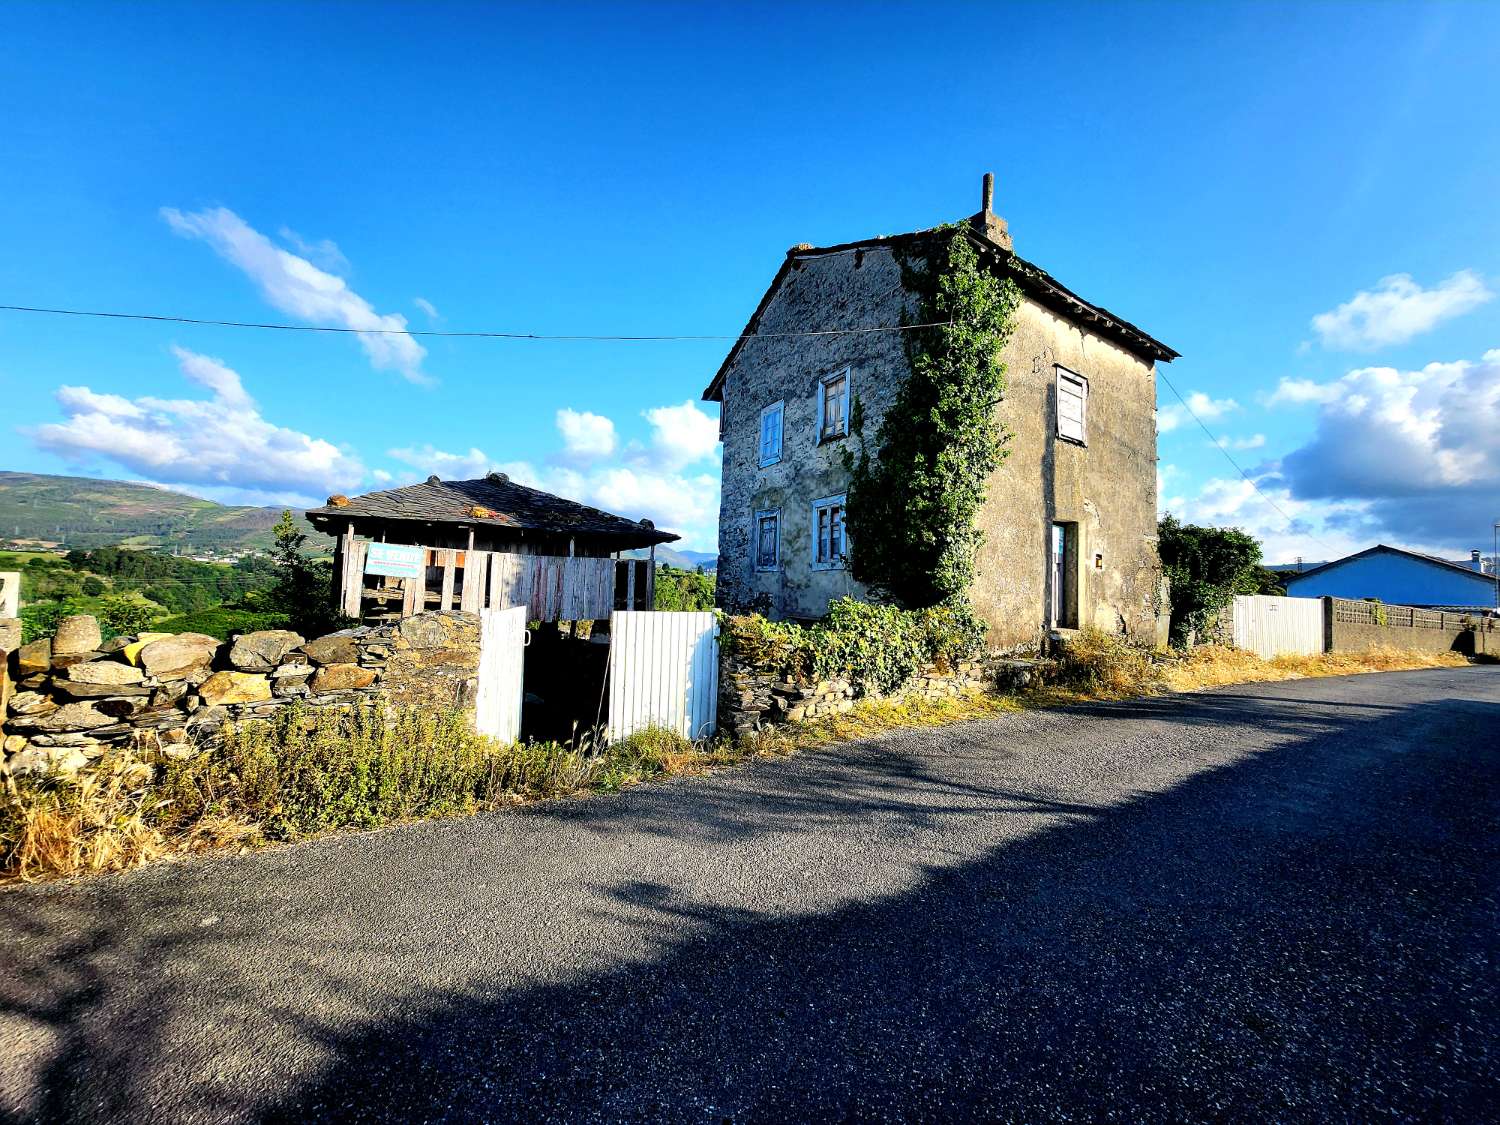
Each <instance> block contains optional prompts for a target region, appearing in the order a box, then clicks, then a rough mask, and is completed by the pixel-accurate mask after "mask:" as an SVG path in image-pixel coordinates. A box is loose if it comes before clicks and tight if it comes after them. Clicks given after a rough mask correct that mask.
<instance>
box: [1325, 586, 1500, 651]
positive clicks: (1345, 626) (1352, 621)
mask: <svg viewBox="0 0 1500 1125" xmlns="http://www.w3.org/2000/svg"><path fill="white" fill-rule="evenodd" d="M1323 607H1324V611H1323V635H1324V643H1325V645H1326V648H1327V651H1329V652H1363V651H1365V650H1366V649H1371V648H1395V649H1404V650H1407V651H1411V652H1461V653H1463V654H1464V655H1465V656H1475V655H1490V656H1500V621H1496V619H1494V618H1485V617H1477V616H1473V615H1470V614H1466V613H1457V612H1453V611H1451V610H1444V611H1440V610H1434V609H1414V608H1412V607H1411V606H1402V605H1376V604H1375V603H1373V602H1366V601H1351V600H1348V599H1344V598H1324V599H1323Z"/></svg>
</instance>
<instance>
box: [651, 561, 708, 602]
mask: <svg viewBox="0 0 1500 1125" xmlns="http://www.w3.org/2000/svg"><path fill="white" fill-rule="evenodd" d="M655 603H656V604H655V605H654V607H653V608H655V609H661V610H704V609H713V607H714V578H713V575H711V574H706V573H704V571H703V568H702V567H699V568H698V569H697V570H680V569H678V568H677V567H675V566H667V565H665V564H663V565H661V566H659V567H657V568H656V596H655Z"/></svg>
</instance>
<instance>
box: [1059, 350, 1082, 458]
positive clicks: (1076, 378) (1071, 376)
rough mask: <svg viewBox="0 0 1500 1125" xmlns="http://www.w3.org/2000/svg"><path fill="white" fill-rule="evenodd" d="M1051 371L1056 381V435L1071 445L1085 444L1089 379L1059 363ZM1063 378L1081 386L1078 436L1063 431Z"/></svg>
mask: <svg viewBox="0 0 1500 1125" xmlns="http://www.w3.org/2000/svg"><path fill="white" fill-rule="evenodd" d="M1053 371H1054V373H1055V379H1056V382H1055V388H1056V389H1055V392H1054V394H1055V398H1056V407H1057V424H1056V427H1055V428H1056V430H1057V436H1058V437H1059V438H1060V439H1061V440H1063V441H1066V442H1071V443H1072V444H1073V445H1083V446H1087V445H1088V443H1089V381H1088V378H1087V377H1086V376H1083V375H1080V374H1078V372H1076V371H1074V370H1073V369H1072V368H1068V367H1064V366H1063V365H1062V364H1060V363H1058V364H1054V365H1053ZM1065 380H1066V381H1068V382H1071V383H1076V384H1077V385H1078V386H1079V387H1081V388H1082V393H1081V394H1080V395H1079V396H1078V429H1079V436H1078V437H1074V436H1073V435H1072V434H1065V433H1063V414H1062V388H1063V382H1064V381H1065Z"/></svg>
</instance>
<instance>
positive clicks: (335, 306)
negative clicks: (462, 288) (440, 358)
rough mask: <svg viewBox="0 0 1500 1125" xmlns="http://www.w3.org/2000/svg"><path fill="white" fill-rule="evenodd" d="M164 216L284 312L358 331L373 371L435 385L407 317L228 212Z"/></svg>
mask: <svg viewBox="0 0 1500 1125" xmlns="http://www.w3.org/2000/svg"><path fill="white" fill-rule="evenodd" d="M161 214H162V218H164V219H165V220H166V221H167V223H168V224H169V225H170V226H171V228H172V229H173V230H174V231H176V232H177V233H178V234H180V235H182V236H183V237H184V238H195V239H198V240H200V241H203V242H206V243H208V245H209V246H211V247H212V248H213V249H214V251H215V252H216V253H217V254H218V255H219V256H220V257H222V258H223V259H224V260H225V261H227V262H229V263H231V264H232V265H234V266H236V267H238V268H239V269H240V270H242V271H243V272H244V273H245V275H246V276H247V277H249V278H250V279H251V280H252V281H254V282H255V284H256V285H257V286H259V288H260V291H261V295H262V296H263V297H265V299H266V300H267V301H269V302H270V303H271V304H272V305H273V306H275V307H276V308H278V309H280V310H281V311H282V312H284V313H287V314H289V315H291V316H294V317H297V318H298V319H300V320H304V321H306V322H307V323H309V324H315V325H328V326H333V327H341V328H351V329H354V330H356V331H357V332H358V333H359V342H360V344H361V346H362V347H363V348H364V350H365V354H366V355H367V356H368V357H369V359H370V362H371V364H372V365H373V366H375V367H376V368H378V369H380V370H383V371H396V372H399V373H400V374H401V375H402V376H404V377H405V378H407V379H410V380H411V381H412V382H414V383H430V382H431V380H430V379H429V378H428V377H427V376H426V375H425V374H424V373H423V372H422V360H423V359H424V358H426V356H427V351H426V349H425V348H423V347H422V345H421V344H419V343H417V341H416V340H415V339H414V338H412V337H411V336H409V335H407V334H406V332H405V330H406V318H405V317H404V316H401V315H400V314H399V313H387V314H384V315H382V314H380V313H377V312H376V311H375V309H374V307H373V306H372V305H371V304H370V302H369V301H367V300H365V299H364V298H363V297H361V296H360V295H359V294H358V293H356V292H355V291H354V290H353V289H350V288H349V286H348V284H347V283H346V282H345V281H344V280H343V279H342V278H340V277H336V276H335V275H333V274H331V273H328V272H326V271H325V270H322V269H319V268H318V267H317V266H315V265H313V263H312V262H310V261H308V260H307V259H306V258H302V257H298V256H297V255H296V254H293V253H292V252H291V251H289V250H283V249H281V248H280V247H278V246H276V245H275V244H274V243H272V242H271V240H270V239H269V238H267V237H266V236H265V235H263V234H261V233H260V232H259V231H257V230H255V229H254V228H252V227H251V226H250V225H249V224H248V223H246V222H245V221H244V220H243V219H241V218H240V217H239V216H238V215H236V214H235V213H234V212H233V211H230V210H229V209H227V208H224V207H215V208H210V209H208V210H204V211H194V212H190V213H186V214H184V213H183V212H181V211H178V210H177V209H176V208H175V207H163V208H162V211H161Z"/></svg>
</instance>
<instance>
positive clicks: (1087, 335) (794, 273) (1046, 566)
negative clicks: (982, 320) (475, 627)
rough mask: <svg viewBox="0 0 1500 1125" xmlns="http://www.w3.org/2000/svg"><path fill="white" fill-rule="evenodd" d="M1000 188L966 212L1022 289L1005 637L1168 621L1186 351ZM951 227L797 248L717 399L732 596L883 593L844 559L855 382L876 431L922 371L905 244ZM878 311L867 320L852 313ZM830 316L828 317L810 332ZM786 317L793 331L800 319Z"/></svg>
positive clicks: (985, 569) (998, 547)
mask: <svg viewBox="0 0 1500 1125" xmlns="http://www.w3.org/2000/svg"><path fill="white" fill-rule="evenodd" d="M991 183H992V181H991V179H990V177H988V176H987V177H986V178H985V197H984V205H983V207H982V208H981V210H980V212H979V213H978V214H977V215H975V216H973V217H972V218H971V219H969V220H968V221H967V226H966V228H965V229H966V230H967V233H968V235H969V237H970V238H971V239H972V240H973V243H974V245H975V246H976V248H977V249H978V250H979V252H980V255H981V259H982V260H983V261H984V262H986V263H987V264H988V265H989V267H990V268H992V269H994V270H996V271H997V272H998V273H1000V274H1001V275H1002V276H1005V277H1009V278H1011V279H1013V280H1014V281H1015V282H1016V284H1017V285H1018V287H1019V288H1020V290H1021V293H1022V296H1023V299H1022V301H1021V303H1020V306H1019V308H1018V309H1017V312H1016V316H1015V325H1014V332H1013V334H1012V336H1011V338H1010V340H1009V342H1008V343H1007V344H1006V346H1005V348H1004V351H1003V354H1002V357H1001V358H1002V359H1003V361H1004V363H1005V366H1006V391H1005V395H1004V398H1003V401H1001V402H1000V403H998V404H997V406H996V410H995V420H996V424H997V425H1003V426H1005V427H1006V429H1007V430H1008V432H1009V434H1010V439H1009V442H1008V447H1007V448H1008V450H1009V452H1008V454H1007V456H1006V458H1005V460H1004V461H1003V463H1002V464H1001V466H1000V468H999V469H998V470H997V471H996V472H995V473H994V474H993V475H992V476H991V478H990V480H989V482H988V487H987V499H986V502H985V504H984V507H983V509H982V510H981V512H980V515H979V517H978V522H979V525H980V528H981V530H982V531H983V533H984V541H983V544H982V546H981V548H980V551H979V557H978V565H977V574H976V579H975V582H974V584H973V587H972V588H971V590H970V596H971V598H972V600H973V603H974V605H975V607H976V608H977V610H978V611H979V613H980V614H981V615H982V616H983V618H984V619H985V621H986V622H987V623H988V625H989V641H990V644H991V646H992V647H994V648H1002V649H1013V648H1019V647H1024V646H1029V645H1035V644H1038V643H1039V642H1040V641H1041V640H1042V639H1043V638H1044V637H1045V636H1046V634H1047V633H1048V632H1049V631H1059V630H1061V631H1066V630H1068V629H1074V628H1079V627H1082V626H1085V625H1093V626H1096V627H1099V628H1103V629H1105V630H1108V631H1110V632H1123V633H1128V634H1131V635H1133V636H1136V637H1139V638H1141V639H1143V640H1147V641H1150V640H1153V639H1154V638H1155V637H1156V635H1157V609H1158V605H1159V603H1160V597H1159V594H1160V582H1161V574H1160V563H1159V560H1158V557H1157V552H1156V367H1155V365H1156V363H1157V362H1167V361H1170V360H1172V359H1174V358H1176V356H1177V353H1176V352H1175V351H1173V350H1172V349H1170V348H1168V347H1167V346H1166V345H1164V344H1162V343H1160V342H1159V341H1157V340H1155V339H1153V338H1152V337H1150V336H1148V335H1147V334H1146V333H1144V332H1143V331H1141V330H1140V329H1139V328H1136V327H1135V326H1134V325H1132V324H1129V323H1128V322H1126V321H1124V320H1122V319H1120V318H1119V317H1117V316H1115V315H1114V314H1112V313H1110V312H1108V311H1107V310H1105V309H1103V308H1100V307H1099V306H1096V305H1093V304H1090V303H1089V302H1087V301H1085V300H1084V299H1083V298H1081V297H1079V296H1077V295H1076V294H1074V293H1072V292H1071V291H1070V290H1068V289H1067V288H1066V287H1064V286H1063V285H1062V284H1061V283H1059V282H1057V281H1056V280H1055V279H1053V278H1052V277H1050V276H1049V275H1048V274H1046V273H1045V272H1044V271H1043V270H1041V269H1040V268H1039V267H1037V266H1035V265H1033V264H1031V263H1030V262H1027V261H1025V260H1023V259H1021V258H1020V257H1018V256H1017V255H1016V254H1015V253H1014V251H1013V248H1012V242H1011V238H1010V234H1009V231H1008V229H1007V227H1006V224H1005V222H1004V220H1002V219H1000V218H998V217H997V216H996V215H994V214H993V213H992V211H991V208H990V193H991ZM934 234H935V232H932V231H925V232H923V231H919V232H915V233H912V234H906V235H894V236H883V237H880V238H872V239H866V240H864V241H861V242H854V243H847V244H844V245H839V246H830V247H823V248H816V247H812V246H808V245H805V244H804V245H799V246H795V247H793V248H792V249H791V250H789V251H788V252H787V256H786V260H785V262H783V264H782V266H781V269H780V271H779V272H778V273H777V275H776V277H775V279H774V280H773V281H772V283H771V286H770V288H769V289H768V290H767V291H766V294H765V296H764V297H763V298H762V300H761V303H760V307H759V308H757V309H756V311H755V314H754V316H752V317H751V319H750V322H749V324H748V325H747V327H746V329H745V332H744V334H743V335H744V337H745V338H744V339H742V340H740V341H738V342H736V344H735V346H734V347H733V349H732V350H731V351H730V352H729V355H728V356H727V357H726V358H725V360H724V362H723V365H722V366H721V367H720V368H719V371H718V373H717V375H715V377H714V380H713V382H712V383H711V384H710V385H709V386H708V388H707V389H706V390H705V392H704V398H705V399H706V400H709V401H716V402H719V403H720V404H721V415H720V427H721V436H722V438H723V447H724V462H723V493H722V499H721V505H720V516H719V564H718V565H719V570H718V589H719V601H720V604H721V605H722V606H724V607H725V608H727V609H731V610H743V609H758V610H760V611H762V612H766V613H768V614H769V615H770V616H772V617H778V618H816V617H819V616H821V615H822V614H824V613H825V612H826V611H827V608H828V604H829V602H830V601H831V600H832V599H834V598H837V597H840V596H843V595H849V596H853V597H856V598H861V599H867V598H868V597H869V592H868V591H867V590H866V589H865V588H864V587H863V586H862V585H861V584H860V583H859V582H856V581H855V580H854V578H853V577H852V575H851V574H850V573H849V572H848V570H847V568H846V567H845V565H844V562H845V560H844V557H843V556H844V555H845V554H846V548H847V547H848V544H847V543H846V541H845V538H844V535H843V528H842V516H843V512H842V504H843V499H844V495H845V493H846V490H847V487H848V472H847V471H846V469H845V468H844V459H843V456H842V454H843V451H844V449H845V448H846V447H848V446H850V443H851V442H853V441H856V440H857V439H856V438H854V437H853V436H852V435H850V434H849V432H848V428H849V427H848V416H849V410H850V405H851V403H852V402H853V401H854V400H855V399H856V398H857V399H858V401H859V402H860V404H861V405H862V408H863V411H864V418H865V423H864V424H865V433H866V436H867V437H868V438H871V439H873V437H874V435H875V434H876V433H877V431H878V430H879V428H880V425H881V422H882V420H883V419H884V418H885V415H886V413H887V412H888V411H889V409H890V408H891V406H892V404H893V402H894V400H895V397H896V394H897V391H898V389H899V387H900V385H901V382H902V380H904V379H905V378H906V377H907V375H908V374H909V371H910V367H909V363H908V360H907V357H906V352H905V347H904V344H903V340H902V333H901V332H899V331H889V330H880V331H868V330H869V329H889V328H890V327H891V326H895V325H900V324H901V323H902V319H903V316H906V317H908V318H909V317H910V316H911V315H912V314H914V313H915V312H916V303H917V298H916V297H915V296H914V295H913V294H912V293H910V292H908V291H907V289H906V288H905V286H904V284H903V281H902V274H901V267H900V257H899V256H900V255H901V254H902V253H904V252H909V251H911V250H913V249H916V250H919V251H920V249H921V242H922V240H924V239H927V240H931V239H933V238H934ZM851 329H854V330H858V329H865V330H866V331H849V330H851ZM810 332H826V333H828V334H826V335H795V334H796V333H810ZM789 334H790V335H789Z"/></svg>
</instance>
